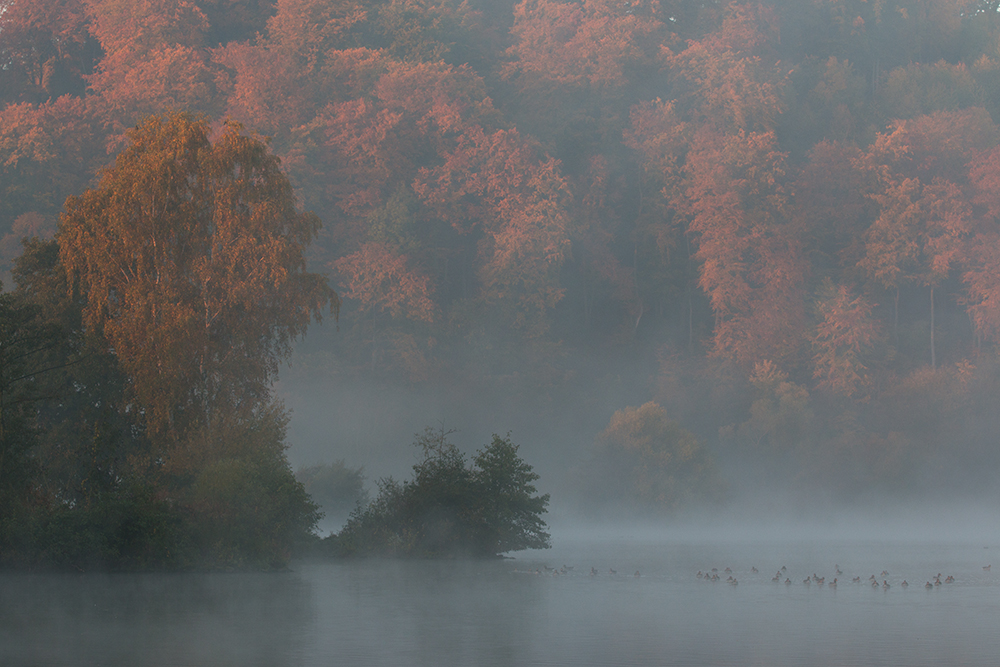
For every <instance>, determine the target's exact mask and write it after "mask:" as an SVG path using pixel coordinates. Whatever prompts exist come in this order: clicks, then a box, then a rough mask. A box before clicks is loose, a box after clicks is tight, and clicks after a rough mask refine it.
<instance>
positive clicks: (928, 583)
mask: <svg viewBox="0 0 1000 667" xmlns="http://www.w3.org/2000/svg"><path fill="white" fill-rule="evenodd" d="M924 588H934V584H932V583H931V582H929V581H928V582H927V583H926V584H924Z"/></svg>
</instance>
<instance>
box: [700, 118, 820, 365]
mask: <svg viewBox="0 0 1000 667" xmlns="http://www.w3.org/2000/svg"><path fill="white" fill-rule="evenodd" d="M776 149H777V143H776V140H775V137H774V135H773V134H771V133H764V134H757V133H749V134H746V133H743V132H740V133H739V134H737V135H731V136H719V135H716V134H713V133H709V132H701V133H699V135H698V136H697V137H696V138H695V143H694V145H693V146H692V149H691V152H690V153H689V154H688V159H687V164H688V174H689V176H688V181H687V202H686V204H685V212H686V213H687V215H688V216H689V217H690V219H691V224H690V230H691V232H692V233H693V234H694V235H695V236H696V238H697V243H698V250H697V253H696V257H697V259H699V260H700V261H701V262H702V266H701V275H700V279H699V284H700V285H701V287H702V289H704V290H705V292H706V293H707V294H708V296H709V299H710V302H711V305H712V309H713V311H714V312H715V316H716V327H715V343H714V348H715V353H716V354H720V355H722V356H725V357H729V358H732V359H734V360H736V361H737V362H739V363H740V364H742V365H750V364H752V363H753V362H754V361H757V360H760V359H765V358H768V359H784V358H787V357H788V355H790V354H791V353H792V352H793V351H794V348H795V347H796V345H797V341H798V339H799V336H800V335H801V332H802V330H803V327H804V293H803V284H804V279H805V275H806V265H805V262H804V260H803V257H802V249H801V243H800V241H799V239H798V238H797V236H796V234H795V233H794V230H793V229H792V228H791V227H790V225H789V224H788V222H787V220H786V219H785V207H786V203H787V202H786V200H787V196H786V194H785V191H784V187H783V185H782V180H783V177H784V159H785V156H784V154H782V153H780V152H778V151H777V150H776Z"/></svg>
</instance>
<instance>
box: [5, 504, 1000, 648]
mask: <svg viewBox="0 0 1000 667" xmlns="http://www.w3.org/2000/svg"><path fill="white" fill-rule="evenodd" d="M910 527H912V526H909V527H907V530H906V531H900V532H898V533H896V534H891V535H888V536H882V537H881V538H880V539H878V536H879V533H880V532H881V531H880V530H879V528H878V521H877V519H876V518H872V523H871V524H869V526H868V528H867V529H863V530H857V531H856V534H859V535H864V537H863V538H861V539H850V538H848V537H845V535H846V534H849V532H850V531H849V530H844V527H843V526H841V527H833V526H831V525H830V524H826V525H820V526H808V525H799V526H798V527H797V528H793V527H791V526H790V525H788V524H786V525H783V526H781V527H780V528H778V527H775V528H773V529H772V530H770V531H768V530H767V529H764V530H762V531H760V532H759V533H758V532H757V531H756V530H750V529H747V530H745V531H732V532H730V533H729V535H725V534H723V533H720V532H718V531H714V530H710V529H705V530H699V529H697V527H690V528H686V529H683V530H680V531H675V532H674V533H664V532H662V531H659V530H654V529H650V528H648V527H647V528H640V527H634V528H631V529H617V530H615V529H611V530H603V531H595V530H589V531H588V530H582V529H578V530H574V529H570V528H568V527H567V528H566V529H559V528H558V527H557V528H556V529H554V540H553V541H554V545H553V548H552V549H551V550H547V551H541V552H527V553H524V554H521V555H519V556H518V557H517V558H516V559H505V560H495V561H462V560H458V561H447V560H435V561H397V560H380V559H375V560H365V561H341V562H296V563H295V564H294V566H293V568H292V570H291V571H288V572H281V573H271V574H214V575H191V574H183V575H180V574H178V575H170V574H133V575H98V574H88V575H44V574H40V575H9V574H8V575H2V576H0V663H2V664H4V665H11V666H20V665H64V664H74V665H110V666H117V665H122V666H125V665H130V666H146V665H150V666H152V665H157V666H158V665H164V666H165V665H171V666H174V665H199V666H200V665H205V666H208V665H213V666H214V665H247V666H255V665H261V666H264V665H302V666H313V665H329V664H350V665H386V666H390V665H442V666H446V665H456V666H458V665H497V666H505V665H511V666H514V665H595V666H598V665H721V664H741V665H743V664H761V665H805V664H810V665H813V664H829V665H900V666H903V665H906V666H912V665H940V664H962V665H993V664H995V661H996V656H997V655H1000V635H998V634H997V633H996V631H995V630H996V628H995V625H996V615H995V611H996V600H997V595H998V593H1000V565H998V566H997V568H992V567H990V566H991V565H992V564H993V559H994V556H996V555H997V553H1000V539H998V537H1000V531H998V530H997V525H996V522H994V523H993V524H992V525H990V526H984V527H983V529H982V530H981V531H971V532H970V531H969V530H968V528H969V527H968V526H963V527H962V529H961V530H960V531H959V530H953V531H951V532H948V531H947V527H944V526H941V524H938V523H937V522H936V521H935V522H933V523H928V524H927V528H928V534H927V535H925V536H922V537H921V536H919V535H916V534H914V533H912V532H910V531H909V528H910ZM939 528H944V529H945V532H943V533H936V532H935V531H936V530H938V529H939ZM903 532H909V537H906V536H904V535H903ZM977 532H978V536H977ZM733 535H735V537H733ZM755 535H757V537H755ZM713 568H715V570H716V574H717V575H718V576H719V580H718V581H711V573H712V570H713ZM727 568H729V570H730V571H727ZM838 569H839V571H840V574H838ZM699 572H700V573H702V574H703V575H707V576H703V577H698V574H699ZM776 573H777V574H776ZM939 574H940V581H941V583H940V584H936V583H935V577H937V575H939ZM776 576H778V577H779V581H773V579H774V578H775V577H776ZM730 577H732V578H733V579H735V581H736V583H733V582H732V581H727V579H729V578H730ZM855 577H857V578H859V581H858V582H854V581H852V580H853V579H854V578H855ZM872 577H874V579H875V585H873V584H872V580H871V578H872ZM835 578H836V580H837V583H836V585H835V586H831V582H832V581H833V580H834V579H835ZM950 578H953V579H950ZM806 579H808V580H809V583H804V580H806ZM904 580H905V581H906V582H907V583H908V586H904V585H903V581H904ZM928 583H930V587H929V588H925V585H926V584H928Z"/></svg>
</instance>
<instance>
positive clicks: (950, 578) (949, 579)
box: [944, 574, 955, 584]
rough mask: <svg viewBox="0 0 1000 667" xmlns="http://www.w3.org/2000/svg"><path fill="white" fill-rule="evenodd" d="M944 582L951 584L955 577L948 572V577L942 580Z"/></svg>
mask: <svg viewBox="0 0 1000 667" xmlns="http://www.w3.org/2000/svg"><path fill="white" fill-rule="evenodd" d="M944 583H946V584H953V583H955V577H953V576H951V575H950V574H949V575H948V578H947V579H945V580H944Z"/></svg>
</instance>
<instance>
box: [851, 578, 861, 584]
mask: <svg viewBox="0 0 1000 667" xmlns="http://www.w3.org/2000/svg"><path fill="white" fill-rule="evenodd" d="M851 581H853V582H854V583H856V584H860V583H861V577H854V578H853V579H851Z"/></svg>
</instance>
